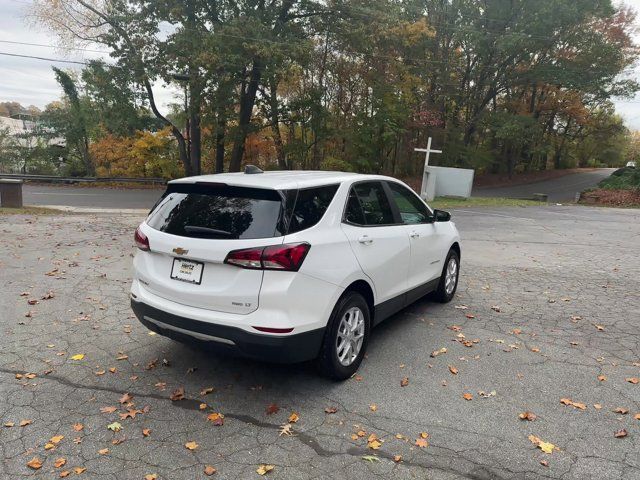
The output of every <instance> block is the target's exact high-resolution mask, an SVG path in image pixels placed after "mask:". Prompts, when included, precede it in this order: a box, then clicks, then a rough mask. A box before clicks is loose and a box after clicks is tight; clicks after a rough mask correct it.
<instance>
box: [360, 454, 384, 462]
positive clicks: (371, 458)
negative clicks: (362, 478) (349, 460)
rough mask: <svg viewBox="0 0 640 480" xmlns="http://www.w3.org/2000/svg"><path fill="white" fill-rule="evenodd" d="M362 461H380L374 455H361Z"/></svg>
mask: <svg viewBox="0 0 640 480" xmlns="http://www.w3.org/2000/svg"><path fill="white" fill-rule="evenodd" d="M361 458H362V459H363V460H365V461H367V462H379V461H380V459H379V458H378V457H376V456H375V455H363V456H362V457H361Z"/></svg>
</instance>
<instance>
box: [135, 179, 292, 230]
mask: <svg viewBox="0 0 640 480" xmlns="http://www.w3.org/2000/svg"><path fill="white" fill-rule="evenodd" d="M282 211H283V196H282V195H281V194H280V192H278V191H277V190H268V189H262V188H247V187H233V186H228V185H224V184H219V185H199V184H173V185H169V188H168V190H167V192H166V193H165V196H164V198H163V199H162V200H161V201H160V202H159V204H158V205H157V206H156V208H155V209H154V210H153V212H152V213H151V215H150V216H149V218H148V219H147V224H148V225H149V226H150V227H152V228H154V229H156V230H160V231H161V232H166V233H170V234H172V235H178V236H181V237H198V238H223V239H252V238H271V237H275V236H280V235H283V231H282V222H281V217H282Z"/></svg>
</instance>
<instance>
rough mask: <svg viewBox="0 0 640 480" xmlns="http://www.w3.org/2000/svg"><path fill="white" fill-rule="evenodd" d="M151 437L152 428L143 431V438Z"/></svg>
mask: <svg viewBox="0 0 640 480" xmlns="http://www.w3.org/2000/svg"><path fill="white" fill-rule="evenodd" d="M149 435H151V429H150V428H143V429H142V436H143V437H148V436H149Z"/></svg>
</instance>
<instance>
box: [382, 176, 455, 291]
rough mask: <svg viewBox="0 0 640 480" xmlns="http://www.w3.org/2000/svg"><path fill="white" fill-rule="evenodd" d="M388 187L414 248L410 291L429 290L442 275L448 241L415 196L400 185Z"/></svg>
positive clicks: (409, 281) (409, 277) (422, 203)
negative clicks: (445, 240)
mask: <svg viewBox="0 0 640 480" xmlns="http://www.w3.org/2000/svg"><path fill="white" fill-rule="evenodd" d="M387 185H388V186H389V190H390V192H391V198H392V201H393V202H394V204H395V206H396V207H397V208H398V210H399V214H400V218H401V219H402V223H403V228H404V230H405V232H406V234H407V237H408V239H409V243H410V245H411V261H410V262H409V273H408V275H407V288H408V289H409V290H413V289H420V287H424V288H426V289H428V288H429V282H431V281H432V280H434V279H437V278H438V277H440V274H441V273H442V255H443V249H445V248H446V246H445V245H444V243H443V242H444V238H443V236H442V235H440V234H439V233H438V224H437V223H436V222H434V217H433V214H432V212H431V211H430V210H429V208H428V207H427V206H426V205H425V203H424V202H423V201H422V200H421V199H420V198H419V197H418V196H417V195H416V194H415V193H413V192H412V191H411V190H409V189H408V188H407V187H405V186H404V185H401V184H400V183H396V182H387ZM418 293H420V292H418ZM409 301H411V299H409Z"/></svg>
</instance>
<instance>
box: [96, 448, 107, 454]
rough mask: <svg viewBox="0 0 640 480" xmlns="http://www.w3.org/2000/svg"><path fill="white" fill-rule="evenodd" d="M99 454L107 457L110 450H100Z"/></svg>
mask: <svg viewBox="0 0 640 480" xmlns="http://www.w3.org/2000/svg"><path fill="white" fill-rule="evenodd" d="M98 453H99V454H100V455H106V454H107V453H109V449H108V448H103V449H102V450H98Z"/></svg>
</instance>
